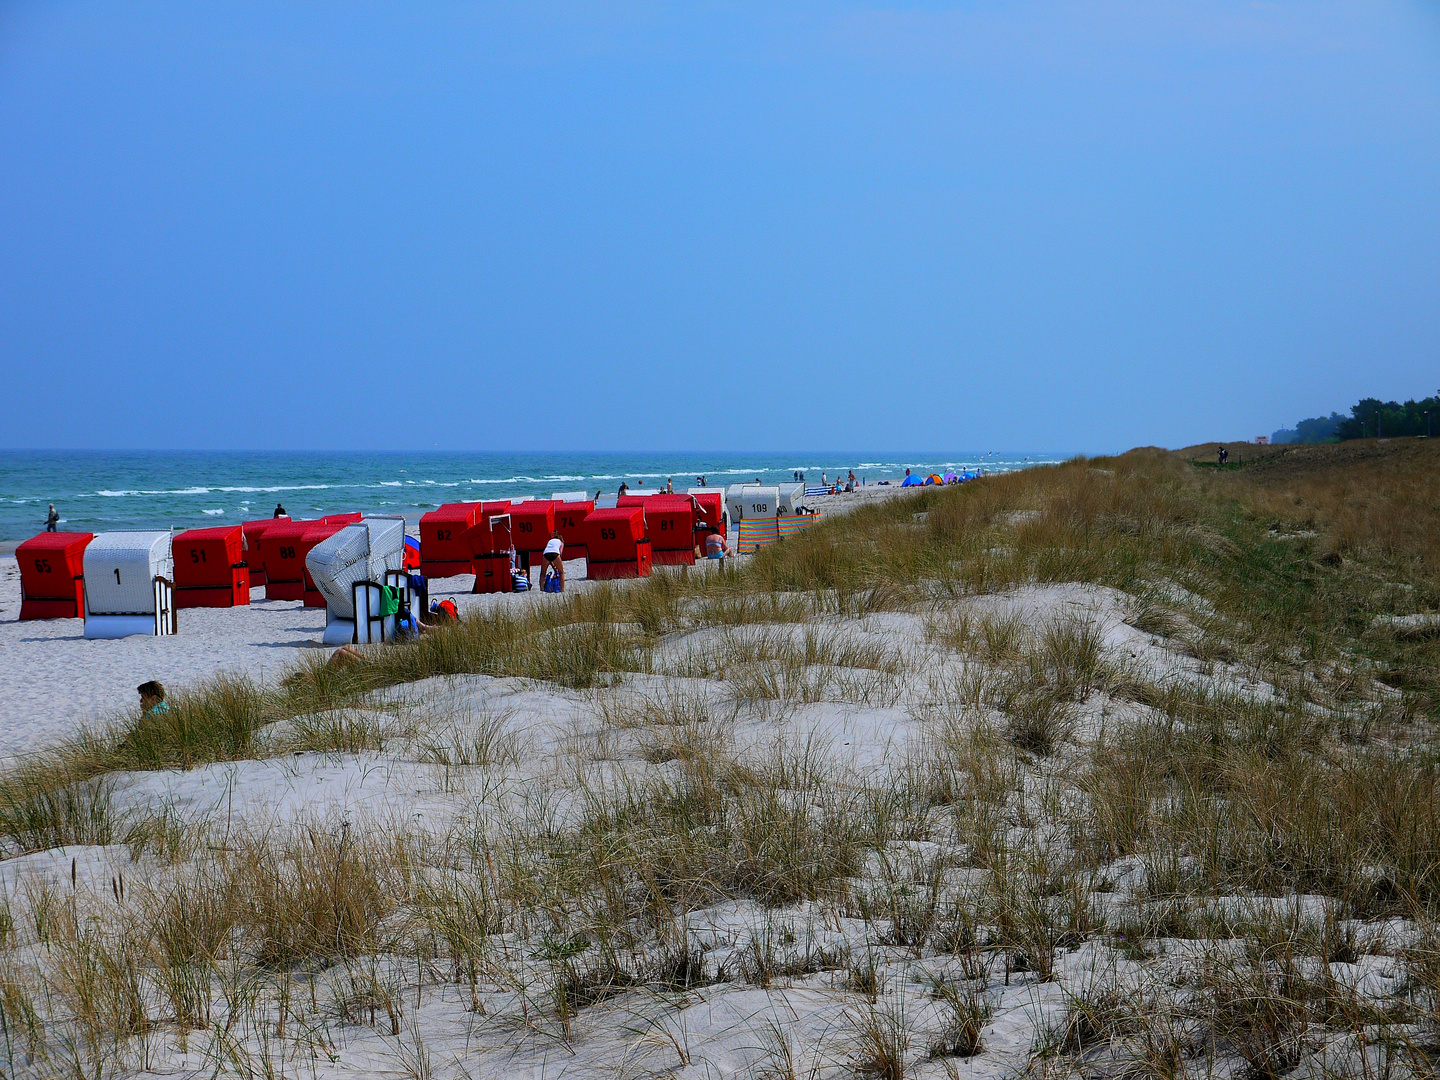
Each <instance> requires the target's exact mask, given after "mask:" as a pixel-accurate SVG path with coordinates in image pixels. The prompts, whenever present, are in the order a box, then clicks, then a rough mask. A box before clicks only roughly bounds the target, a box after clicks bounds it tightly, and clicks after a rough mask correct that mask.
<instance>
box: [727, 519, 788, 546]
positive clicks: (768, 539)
mask: <svg viewBox="0 0 1440 1080" xmlns="http://www.w3.org/2000/svg"><path fill="white" fill-rule="evenodd" d="M779 539H780V522H779V521H778V520H777V519H775V518H753V519H750V520H744V519H742V520H741V522H740V541H739V543H738V544H736V546H735V550H736V551H738V552H740V553H741V554H744V553H745V552H747V551H759V550H760V549H761V548H762V547H765V546H766V545H768V544H773V543H775V542H776V541H777V540H779Z"/></svg>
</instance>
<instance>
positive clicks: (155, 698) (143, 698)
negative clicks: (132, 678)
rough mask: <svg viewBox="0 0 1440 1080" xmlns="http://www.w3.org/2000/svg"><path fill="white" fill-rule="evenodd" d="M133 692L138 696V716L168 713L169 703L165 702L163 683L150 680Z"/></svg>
mask: <svg viewBox="0 0 1440 1080" xmlns="http://www.w3.org/2000/svg"><path fill="white" fill-rule="evenodd" d="M135 692H136V693H138V694H139V695H140V715H142V716H150V715H151V714H153V713H167V712H169V711H170V703H169V702H168V701H166V700H165V684H164V683H161V682H157V681H156V680H154V679H151V680H150V681H149V682H142V683H141V684H140V685H139V686H137V687H136V688H135Z"/></svg>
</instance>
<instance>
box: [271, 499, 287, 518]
mask: <svg viewBox="0 0 1440 1080" xmlns="http://www.w3.org/2000/svg"><path fill="white" fill-rule="evenodd" d="M271 516H272V517H277V518H283V517H289V516H290V515H289V514H287V513H285V507H283V506H281V505H280V504H279V503H278V502H277V503H276V504H275V513H274V514H272V515H271Z"/></svg>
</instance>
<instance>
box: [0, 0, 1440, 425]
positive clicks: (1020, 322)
mask: <svg viewBox="0 0 1440 1080" xmlns="http://www.w3.org/2000/svg"><path fill="white" fill-rule="evenodd" d="M1437 194H1440V4H1436V3H1434V2H1426V3H1418V2H1416V3H1398V2H1385V0H1353V2H1352V0H1296V2H1264V0H1261V2H1251V0H1246V2H1231V0H1201V2H1195V3H1190V2H1184V0H1133V2H1104V0H1048V2H1044V3H1027V2H1023V0H1010V2H1004V0H974V2H966V3H940V2H930V3H913V4H899V3H890V4H884V3H864V2H853V3H851V2H845V0H836V2H832V3H819V4H809V3H790V2H786V0H768V2H765V3H757V4H743V3H734V4H731V3H706V2H700V0H689V2H684V3H658V2H643V0H637V2H634V3H628V4H622V3H607V2H605V0H587V2H584V3H575V4H567V3H549V2H544V0H527V2H523V3H506V2H503V0H494V2H488V3H485V4H474V3H464V4H455V5H451V4H445V3H440V2H435V0H427V2H425V3H418V4H403V3H387V4H379V5H369V4H364V3H357V2H351V0H347V2H344V3H326V2H321V0H310V2H306V3H295V2H293V0H286V2H284V3H265V2H260V0H255V2H247V3H245V4H195V3H175V4H163V3H153V4H132V3H107V2H103V0H100V2H95V3H62V2H55V0H45V2H37V3H29V2H21V0H6V2H5V3H4V4H3V5H0V387H3V389H0V403H3V410H4V417H5V419H4V423H3V424H0V446H5V447H12V448H20V447H24V448H47V449H50V448H54V449H58V448H147V447H173V448H179V449H370V448H375V449H402V450H403V449H416V450H421V449H423V450H431V449H440V450H573V449H591V450H641V451H643V450H747V449H770V450H776V449H795V448H811V447H837V448H838V447H845V448H856V449H861V448H867V447H875V448H903V447H916V448H920V447H923V448H936V449H939V448H946V449H949V448H953V449H962V448H963V449H971V448H973V449H990V448H1006V449H1036V450H1039V449H1045V450H1060V451H1071V452H1104V451H1114V450H1122V449H1125V448H1127V447H1130V446H1134V445H1146V444H1156V445H1167V446H1183V445H1187V444H1190V443H1194V442H1198V441H1201V440H1205V439H1216V438H1240V439H1243V438H1251V437H1253V436H1255V435H1259V434H1264V433H1269V432H1271V431H1273V430H1274V429H1276V428H1279V427H1281V426H1288V425H1291V424H1293V423H1294V422H1295V421H1296V420H1297V419H1299V418H1301V417H1304V416H1312V415H1316V414H1326V413H1328V412H1330V411H1331V410H1332V409H1339V410H1342V411H1343V410H1344V409H1345V408H1346V407H1347V406H1348V405H1349V404H1351V403H1352V402H1354V401H1355V400H1357V399H1358V398H1360V397H1362V396H1375V397H1381V398H1385V399H1389V398H1398V399H1404V398H1406V397H1422V396H1425V395H1428V394H1432V393H1435V392H1436V391H1437V388H1440V197H1437Z"/></svg>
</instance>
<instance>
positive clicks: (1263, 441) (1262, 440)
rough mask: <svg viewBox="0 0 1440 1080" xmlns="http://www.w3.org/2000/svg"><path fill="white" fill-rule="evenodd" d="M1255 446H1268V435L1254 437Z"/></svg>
mask: <svg viewBox="0 0 1440 1080" xmlns="http://www.w3.org/2000/svg"><path fill="white" fill-rule="evenodd" d="M1255 445H1256V446H1269V445H1270V436H1269V435H1256V436H1255Z"/></svg>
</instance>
